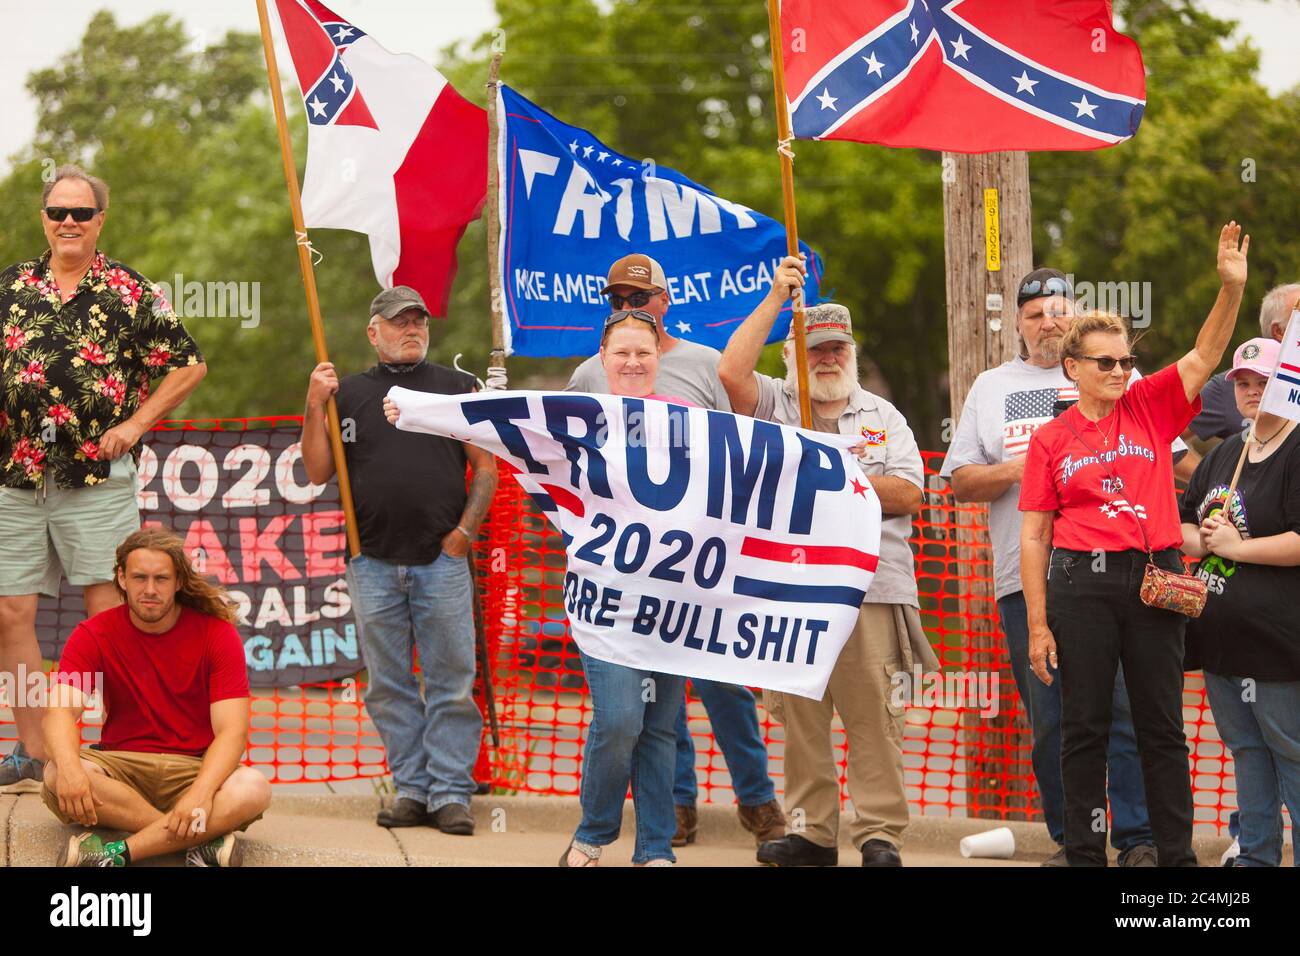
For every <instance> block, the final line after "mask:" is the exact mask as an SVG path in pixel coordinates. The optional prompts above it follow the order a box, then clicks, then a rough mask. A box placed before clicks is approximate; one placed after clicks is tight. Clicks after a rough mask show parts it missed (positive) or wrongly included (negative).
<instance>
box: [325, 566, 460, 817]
mask: <svg viewBox="0 0 1300 956" xmlns="http://www.w3.org/2000/svg"><path fill="white" fill-rule="evenodd" d="M347 578H348V591H349V593H350V594H351V596H352V605H353V610H354V612H355V614H356V619H357V633H358V634H359V635H360V637H361V650H362V654H363V656H364V657H365V661H366V667H367V668H368V670H369V674H370V687H369V689H368V690H367V691H366V710H367V712H368V713H369V714H370V719H371V720H373V721H374V722H375V728H376V729H377V730H378V731H379V736H380V737H381V738H383V741H384V747H385V748H386V750H387V751H388V767H389V769H390V770H391V771H392V773H393V784H394V786H395V788H396V790H397V796H398V797H405V798H407V799H408V800H414V801H416V802H417V803H422V804H424V805H425V806H426V807H427V808H428V809H429V811H430V812H433V811H434V810H437V809H438V808H439V807H443V806H446V805H447V804H449V803H461V804H464V805H466V806H468V805H469V800H470V795H471V794H473V793H474V762H475V760H477V759H478V749H479V738H480V736H481V735H482V732H483V717H482V715H481V714H480V713H479V710H478V705H477V704H475V703H474V616H473V615H474V608H473V599H474V597H473V595H474V591H473V583H472V581H471V579H470V570H469V561H468V560H467V559H465V558H453V557H452V556H451V555H448V554H442V555H439V557H438V559H437V560H436V561H434V562H433V563H431V564H410V565H408V564H391V563H389V562H387V561H380V560H379V559H378V558H371V557H367V556H366V555H358V556H357V557H355V558H352V560H351V561H349V562H348V573H347ZM412 648H414V649H415V651H416V653H418V654H419V660H420V672H421V676H423V678H424V698H423V700H422V699H421V697H420V686H419V682H418V681H417V679H416V676H415V674H413V673H412V670H411V650H412Z"/></svg>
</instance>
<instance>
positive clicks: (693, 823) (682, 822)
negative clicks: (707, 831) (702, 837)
mask: <svg viewBox="0 0 1300 956" xmlns="http://www.w3.org/2000/svg"><path fill="white" fill-rule="evenodd" d="M676 809H677V832H676V833H674V834H673V846H686V844H688V843H694V842H695V832H696V831H697V830H698V829H699V828H700V815H699V814H698V813H696V812H695V807H694V806H693V805H692V806H680V805H679V806H678V807H677V808H676Z"/></svg>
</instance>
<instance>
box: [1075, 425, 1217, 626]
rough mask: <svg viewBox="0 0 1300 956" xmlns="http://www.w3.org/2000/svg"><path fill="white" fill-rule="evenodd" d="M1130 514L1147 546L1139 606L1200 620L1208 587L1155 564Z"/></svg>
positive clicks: (1106, 464) (1119, 485) (1121, 485)
mask: <svg viewBox="0 0 1300 956" xmlns="http://www.w3.org/2000/svg"><path fill="white" fill-rule="evenodd" d="M1119 417H1120V412H1119V409H1118V408H1116V410H1115V433H1116V435H1118V434H1119V427H1120V426H1119ZM1062 420H1063V421H1064V422H1065V426H1066V427H1067V428H1068V429H1070V431H1072V432H1074V437H1075V438H1077V439H1079V443H1080V444H1081V445H1083V447H1084V448H1086V449H1088V451H1090V452H1092V453H1093V455H1095V456H1096V457H1097V462H1098V463H1099V464H1101V465H1102V467H1104V468H1105V469H1106V473H1107V474H1108V475H1109V476H1110V480H1111V482H1112V483H1113V484H1114V486H1115V490H1116V491H1121V492H1122V491H1123V490H1124V482H1123V480H1122V479H1120V478H1119V476H1118V475H1116V474H1115V472H1114V471H1113V470H1112V469H1111V467H1110V463H1109V462H1107V461H1105V460H1104V459H1103V458H1102V456H1101V454H1100V453H1098V452H1097V451H1096V450H1095V449H1093V447H1092V446H1091V445H1089V444H1088V443H1087V442H1086V441H1084V438H1083V436H1082V435H1080V434H1079V431H1078V429H1077V428H1075V427H1074V425H1073V424H1071V423H1070V420H1069V419H1068V418H1064V417H1063V418H1062ZM1128 510H1129V513H1130V514H1132V515H1133V520H1134V521H1136V522H1137V526H1138V530H1139V531H1141V532H1142V543H1143V544H1144V545H1146V551H1147V567H1146V572H1145V573H1144V574H1143V575H1142V588H1141V590H1140V591H1139V592H1138V595H1139V597H1141V598H1142V603H1143V604H1145V605H1147V606H1148V607H1158V608H1162V609H1163V610H1166V611H1174V612H1176V613H1178V614H1185V615H1187V616H1188V617H1200V616H1201V612H1202V611H1204V610H1205V601H1206V598H1207V596H1208V595H1209V587H1208V586H1207V585H1206V583H1205V582H1204V581H1202V580H1201V579H1200V578H1198V577H1197V576H1196V575H1194V574H1179V573H1178V572H1177V571H1166V570H1165V569H1164V568H1162V567H1159V566H1158V565H1157V564H1156V557H1155V554H1154V553H1153V552H1152V550H1151V539H1150V538H1148V537H1147V529H1146V527H1145V526H1144V525H1143V524H1142V519H1141V518H1139V517H1138V514H1137V510H1136V509H1135V508H1133V506H1132V505H1131V504H1130V505H1129V509H1128Z"/></svg>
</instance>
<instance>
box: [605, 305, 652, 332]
mask: <svg viewBox="0 0 1300 956" xmlns="http://www.w3.org/2000/svg"><path fill="white" fill-rule="evenodd" d="M624 319H640V320H641V321H642V322H649V323H650V324H651V325H655V324H656V322H657V320H656V319H655V317H654V316H653V315H651V314H650V313H649V312H642V311H641V310H640V309H622V310H620V311H618V312H611V313H610V314H609V318H607V319H606V320H605V328H609V327H610V326H611V325H613V324H614V323H615V322H622V321H623V320H624Z"/></svg>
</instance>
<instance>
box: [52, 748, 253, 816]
mask: <svg viewBox="0 0 1300 956" xmlns="http://www.w3.org/2000/svg"><path fill="white" fill-rule="evenodd" d="M81 759H82V760H89V761H90V762H91V763H93V764H95V765H96V766H98V767H100V768H102V769H103V771H104V773H105V775H107V776H108V778H109V779H110V780H117V781H119V782H120V783H124V784H126V785H127V786H128V787H130V788H131V789H132V790H134V791H135V792H136V793H138V794H140V796H142V797H144V799H145V801H146V802H147V803H148V804H149V805H150V806H151V807H153V808H154V809H155V810H158V811H159V812H161V813H166V812H168V811H169V810H171V808H172V807H174V806H176V801H178V800H179V799H180V798H181V797H182V796H184V794H185V791H187V790H188V789H189V788H190V786H191V785H192V784H193V783H194V780H195V778H196V777H198V775H199V768H200V767H202V766H203V758H202V757H190V756H186V755H185V754H149V753H139V752H136V751H134V750H90V749H84V750H82V751H81ZM41 799H42V800H43V801H45V805H46V806H47V807H49V808H50V812H51V813H53V814H54V815H55V816H56V817H58V818H59V820H60V822H62V823H66V824H75V823H76V822H77V821H76V820H74V819H73V818H72V817H69V816H67V815H65V814H64V813H63V811H62V810H60V809H59V797H58V795H57V794H56V793H54V791H53V790H51V789H50V788H49V787H47V786H45V785H44V784H42V785H41ZM260 819H262V814H260V813H259V814H258V815H257V816H255V817H253V818H252V819H251V820H248V821H246V822H245V823H243V824H241V825H240V826H237V827H235V829H236V830H246V829H248V827H249V826H250V825H251V824H253V823H255V822H257V821H258V820H260Z"/></svg>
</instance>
